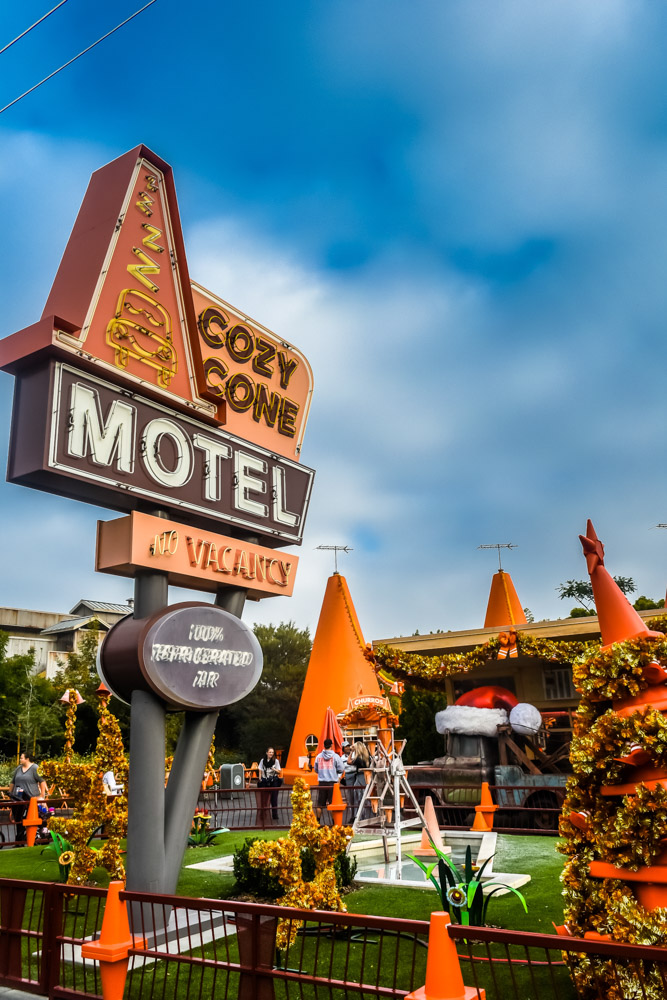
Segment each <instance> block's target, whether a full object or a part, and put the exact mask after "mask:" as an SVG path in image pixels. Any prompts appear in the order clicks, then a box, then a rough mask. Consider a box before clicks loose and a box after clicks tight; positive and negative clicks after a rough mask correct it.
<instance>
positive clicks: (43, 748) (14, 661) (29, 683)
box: [0, 632, 62, 756]
mask: <svg viewBox="0 0 667 1000" xmlns="http://www.w3.org/2000/svg"><path fill="white" fill-rule="evenodd" d="M8 642H9V635H8V634H7V633H6V632H0V753H2V754H6V755H7V756H10V755H11V756H13V755H14V754H15V753H16V749H17V744H18V742H19V739H20V742H21V745H22V746H24V747H25V748H26V749H27V750H28V751H29V752H30V753H35V755H38V754H41V753H43V752H49V753H51V752H53V749H54V748H55V747H60V746H62V721H61V718H60V711H59V706H58V704H57V698H58V695H57V694H56V691H55V688H54V686H53V684H51V682H50V681H48V680H47V679H46V678H45V677H41V676H38V675H37V674H36V673H35V655H34V650H30V652H28V653H25V654H22V655H17V656H7V644H8Z"/></svg>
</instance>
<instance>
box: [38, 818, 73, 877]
mask: <svg viewBox="0 0 667 1000" xmlns="http://www.w3.org/2000/svg"><path fill="white" fill-rule="evenodd" d="M49 833H50V834H51V843H50V844H47V846H46V847H44V848H43V849H42V851H41V852H40V853H41V854H49V855H53V860H54V861H57V862H58V874H59V879H58V881H59V882H66V881H67V879H68V878H69V870H70V868H71V867H72V862H73V861H74V851H73V850H72V845H71V844H70V842H69V840H66V839H65V838H64V837H63V836H61V834H59V833H54V832H53V830H49Z"/></svg>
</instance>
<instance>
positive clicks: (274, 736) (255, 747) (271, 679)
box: [215, 622, 312, 763]
mask: <svg viewBox="0 0 667 1000" xmlns="http://www.w3.org/2000/svg"><path fill="white" fill-rule="evenodd" d="M254 632H255V635H256V636H257V639H258V640H259V644H260V646H261V647H262V652H263V654H264V669H263V671H262V676H261V678H260V680H259V683H258V684H257V686H256V687H255V689H254V690H253V691H251V693H250V694H249V695H248V696H247V698H244V699H243V701H240V702H238V703H237V704H236V705H229V706H228V707H227V708H223V709H222V711H221V712H220V717H219V719H218V725H217V727H216V738H215V742H216V746H217V747H218V748H219V749H221V750H222V749H228V750H229V749H232V748H233V749H236V750H237V751H238V753H239V755H240V757H241V759H244V760H245V761H246V763H250V761H252V760H258V759H259V757H260V756H261V755H262V754H263V753H264V751H265V750H266V749H267V748H268V747H270V746H273V747H275V748H276V750H277V749H280V748H282V749H284V750H287V749H288V747H289V743H290V740H291V738H292V730H293V729H294V724H295V722H296V715H297V712H298V709H299V701H300V699H301V692H302V690H303V683H304V680H305V678H306V669H307V667H308V660H309V658H310V650H311V648H312V642H311V639H310V633H309V631H308V629H303V630H301V629H298V628H297V627H296V625H295V624H294V622H282V623H281V624H280V625H256V626H255V628H254Z"/></svg>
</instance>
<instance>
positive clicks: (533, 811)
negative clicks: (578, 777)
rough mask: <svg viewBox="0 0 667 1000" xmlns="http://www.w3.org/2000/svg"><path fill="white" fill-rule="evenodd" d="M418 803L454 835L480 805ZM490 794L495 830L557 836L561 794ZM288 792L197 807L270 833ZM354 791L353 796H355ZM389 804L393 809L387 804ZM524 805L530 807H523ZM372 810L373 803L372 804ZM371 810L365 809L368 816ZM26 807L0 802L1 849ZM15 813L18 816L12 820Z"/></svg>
mask: <svg viewBox="0 0 667 1000" xmlns="http://www.w3.org/2000/svg"><path fill="white" fill-rule="evenodd" d="M413 788H414V791H415V794H416V796H417V800H418V801H419V802H420V803H421V804H423V802H424V800H425V798H426V796H427V795H430V796H431V798H432V799H433V802H434V805H435V810H436V814H437V816H438V822H439V823H440V826H442V827H445V828H449V829H452V830H456V829H461V830H466V829H468V830H469V829H470V827H471V826H472V823H473V820H474V818H475V805H476V804H478V803H479V796H480V789H479V787H476V786H473V787H471V786H470V785H465V786H463V785H439V786H432V785H414V786H413ZM490 790H491V794H492V797H493V800H494V802H496V804H497V805H498V808H497V810H496V812H495V814H494V829H496V830H502V831H503V832H505V833H532V834H535V833H538V834H539V833H545V834H556V833H557V832H558V817H559V816H560V803H561V802H562V797H563V789H561V788H557V787H554V788H545V789H540V788H535V787H534V786H525V787H524V786H518V785H517V786H511V787H508V786H497V787H495V786H491V789H490ZM291 791H292V790H291V788H290V787H288V786H284V785H283V786H282V787H280V788H240V789H224V788H223V789H221V788H217V789H210V790H207V791H205V792H201V793H200V796H199V803H198V804H199V806H200V807H201V808H203V809H205V810H206V811H207V812H208V813H210V815H211V829H213V830H217V829H221V828H227V829H229V830H271V829H287V827H289V826H290V824H291V822H292V801H291ZM311 791H312V795H313V799H314V802H313V804H314V805H317V786H315V787H313V789H312V790H311ZM358 791H359V790H358V789H355V792H356V794H357V797H358ZM341 792H342V795H343V800H344V801H345V803H346V806H347V808H346V811H345V815H344V817H343V821H344V823H346V824H352V822H353V821H354V818H355V812H356V810H355V808H354V803H353V799H352V789H346V788H345V787H344V786H342V787H341ZM387 802H388V803H389V804H391V800H390V799H388V800H387ZM525 803H529V804H528V805H526V804H525ZM46 805H47V807H49V806H50V807H52V808H54V811H55V815H56V816H67V815H71V814H72V806H73V805H75V802H74V800H73V799H71V798H69V799H63V798H62V796H60V797H57V798H56V797H52V798H50V799H49V800H48V801H47V802H46ZM371 805H372V804H371ZM371 805H369V806H367V807H366V809H367V813H368V815H369V816H370V809H371ZM25 808H27V803H19V804H18V806H17V805H14V806H13V809H10V808H9V807H6V808H5V803H4V802H0V849H2V848H3V847H15V846H16V844H17V843H19V842H20V839H19V840H17V839H16V820H17V819H18V820H19V821H20V818H21V815H20V814H21V811H22V810H25ZM404 809H405V816H406V817H409V816H410V815H411V814H412V813H413V812H414V810H413V809H412V807H411V803H410V802H409V801H407V800H406V801H405V802H404ZM13 813H14V814H16V815H13ZM323 822H325V823H331V817H330V815H329V814H328V813H327V812H326V810H325V811H324V813H323ZM41 842H43V843H45V844H46V843H50V838H49V837H48V835H46V836H45V837H40V838H38V843H41Z"/></svg>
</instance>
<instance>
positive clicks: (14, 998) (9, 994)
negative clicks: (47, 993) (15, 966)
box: [0, 986, 44, 1000]
mask: <svg viewBox="0 0 667 1000" xmlns="http://www.w3.org/2000/svg"><path fill="white" fill-rule="evenodd" d="M0 1000H44V997H43V996H38V995H37V994H36V993H24V992H23V990H15V989H12V988H11V987H9V986H0Z"/></svg>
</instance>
